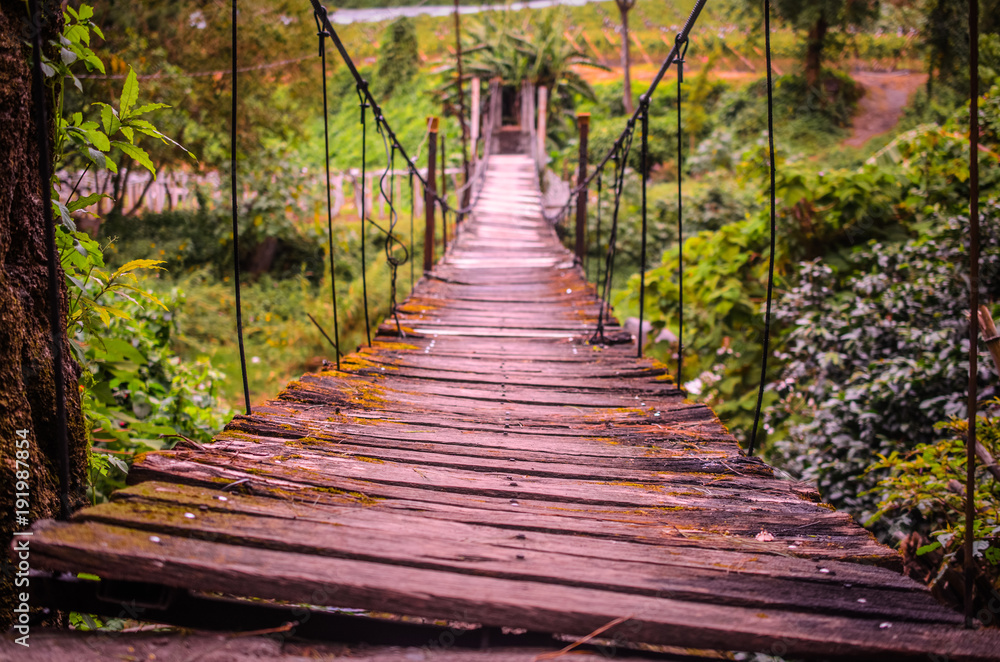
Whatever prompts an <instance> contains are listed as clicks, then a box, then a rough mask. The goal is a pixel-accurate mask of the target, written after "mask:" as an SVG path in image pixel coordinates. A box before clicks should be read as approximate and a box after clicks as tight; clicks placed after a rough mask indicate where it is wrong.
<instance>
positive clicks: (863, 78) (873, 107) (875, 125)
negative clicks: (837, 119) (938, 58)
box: [844, 71, 927, 147]
mask: <svg viewBox="0 0 1000 662" xmlns="http://www.w3.org/2000/svg"><path fill="white" fill-rule="evenodd" d="M851 77H852V78H854V80H856V81H857V82H858V83H860V84H861V85H862V86H863V87H864V88H865V96H863V97H862V98H861V101H859V102H858V114H857V115H855V116H854V131H853V132H852V135H851V137H850V138H848V139H847V140H845V141H844V144H845V145H849V146H851V147H860V146H861V145H864V144H865V143H866V142H868V140H870V139H871V138H874V137H875V136H877V135H879V134H882V133H885V132H886V131H889V130H890V129H892V128H893V127H894V126H896V123H897V122H899V118H900V117H902V116H903V109H904V108H905V107H906V104H907V103H908V102H909V100H910V96H911V95H912V94H913V93H914V92H916V91H917V89H919V88H920V86H921V85H923V84H925V83H926V82H927V74H924V73H912V72H875V71H859V72H855V73H852V74H851Z"/></svg>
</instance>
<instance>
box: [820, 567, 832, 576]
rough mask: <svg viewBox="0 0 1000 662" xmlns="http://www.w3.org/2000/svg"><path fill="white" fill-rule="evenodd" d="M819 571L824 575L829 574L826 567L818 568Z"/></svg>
mask: <svg viewBox="0 0 1000 662" xmlns="http://www.w3.org/2000/svg"><path fill="white" fill-rule="evenodd" d="M819 571H820V572H822V573H823V574H824V575H829V574H830V570H829V569H828V568H820V569H819Z"/></svg>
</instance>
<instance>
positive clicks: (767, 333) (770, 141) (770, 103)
mask: <svg viewBox="0 0 1000 662" xmlns="http://www.w3.org/2000/svg"><path fill="white" fill-rule="evenodd" d="M764 53H765V59H766V60H767V150H768V167H769V170H770V175H771V189H770V203H771V253H770V256H769V257H768V264H767V306H766V308H765V311H764V340H763V348H762V352H761V359H760V386H759V387H758V389H757V406H756V407H755V408H754V414H753V431H752V432H751V433H750V443H749V445H748V447H747V455H749V456H751V457H753V447H754V442H755V441H756V440H757V427H758V425H759V424H760V410H761V406H762V405H763V403H764V385H765V383H766V381H767V355H768V352H769V351H770V345H771V296H772V292H773V288H774V243H775V242H774V236H775V226H776V224H777V223H776V216H777V212H776V203H775V199H774V180H775V165H774V95H773V92H772V84H771V83H772V81H771V1H770V0H764Z"/></svg>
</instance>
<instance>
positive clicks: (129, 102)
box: [118, 67, 139, 118]
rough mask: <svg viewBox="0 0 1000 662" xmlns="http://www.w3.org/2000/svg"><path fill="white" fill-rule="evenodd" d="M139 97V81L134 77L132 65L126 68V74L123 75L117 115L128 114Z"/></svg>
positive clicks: (123, 116) (125, 115)
mask: <svg viewBox="0 0 1000 662" xmlns="http://www.w3.org/2000/svg"><path fill="white" fill-rule="evenodd" d="M138 99H139V81H138V79H137V78H136V75H135V70H134V69H132V67H129V68H128V75H127V76H125V85H124V87H122V96H121V99H120V100H119V102H118V115H119V117H122V118H125V117H127V116H128V113H129V110H131V109H132V107H133V106H135V102H136V101H138Z"/></svg>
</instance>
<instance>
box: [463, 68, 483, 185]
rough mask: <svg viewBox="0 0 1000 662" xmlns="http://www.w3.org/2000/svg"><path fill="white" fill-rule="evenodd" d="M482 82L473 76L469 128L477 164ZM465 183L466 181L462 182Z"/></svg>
mask: <svg viewBox="0 0 1000 662" xmlns="http://www.w3.org/2000/svg"><path fill="white" fill-rule="evenodd" d="M481 85H482V84H481V83H480V82H479V78H478V77H476V76H473V77H472V86H471V87H470V88H469V89H470V90H471V92H472V121H471V122H470V123H469V128H470V129H471V132H472V135H470V136H469V143H470V145H471V146H472V164H473V165H475V164H476V162H477V161H478V160H479V149H478V145H479V103H480V102H479V98H480V93H481V89H480V88H481ZM462 183H463V184H464V183H465V182H462Z"/></svg>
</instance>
